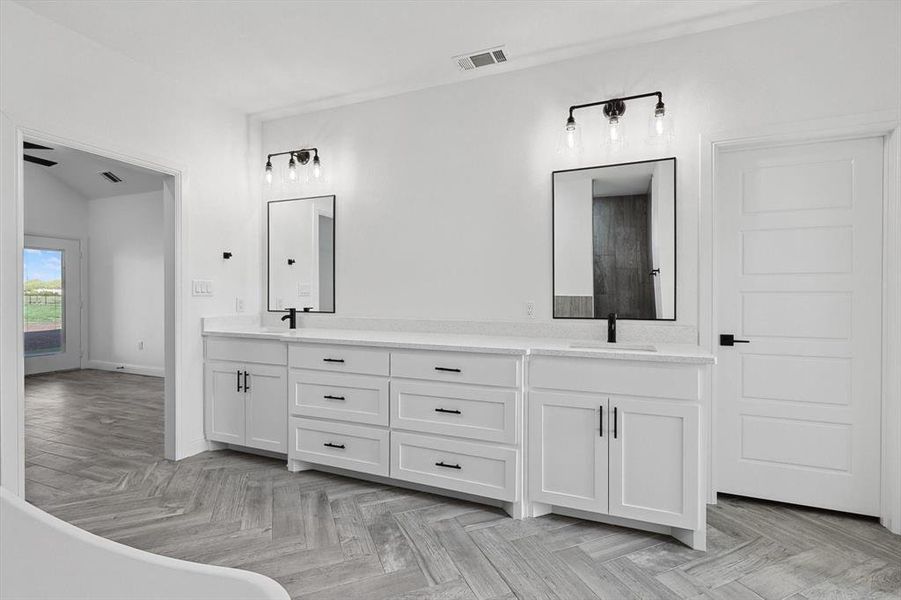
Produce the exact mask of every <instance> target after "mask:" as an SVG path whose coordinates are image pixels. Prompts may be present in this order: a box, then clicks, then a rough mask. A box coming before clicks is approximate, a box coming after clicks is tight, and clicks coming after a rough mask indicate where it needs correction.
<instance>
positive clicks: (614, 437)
mask: <svg viewBox="0 0 901 600" xmlns="http://www.w3.org/2000/svg"><path fill="white" fill-rule="evenodd" d="M616 416H617V415H616V407H615V406H614V407H613V439H616V434H617V431H616V422H617V420H618V419H617V418H616Z"/></svg>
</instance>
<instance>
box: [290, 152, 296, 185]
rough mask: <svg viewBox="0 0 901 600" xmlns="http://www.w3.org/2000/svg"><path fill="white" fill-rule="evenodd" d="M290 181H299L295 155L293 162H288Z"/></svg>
mask: <svg viewBox="0 0 901 600" xmlns="http://www.w3.org/2000/svg"><path fill="white" fill-rule="evenodd" d="M288 179H290V180H291V181H297V162H295V160H294V155H293V154H292V155H291V160H289V161H288Z"/></svg>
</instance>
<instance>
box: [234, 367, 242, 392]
mask: <svg viewBox="0 0 901 600" xmlns="http://www.w3.org/2000/svg"><path fill="white" fill-rule="evenodd" d="M235 373H236V374H237V375H238V387H237V388H235V389H236V391H238V392H240V391H241V371H235Z"/></svg>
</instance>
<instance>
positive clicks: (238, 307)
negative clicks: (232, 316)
mask: <svg viewBox="0 0 901 600" xmlns="http://www.w3.org/2000/svg"><path fill="white" fill-rule="evenodd" d="M235 312H236V313H242V312H244V298H235Z"/></svg>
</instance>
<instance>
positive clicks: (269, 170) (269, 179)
mask: <svg viewBox="0 0 901 600" xmlns="http://www.w3.org/2000/svg"><path fill="white" fill-rule="evenodd" d="M266 185H272V160H271V159H269V158H267V159H266Z"/></svg>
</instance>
